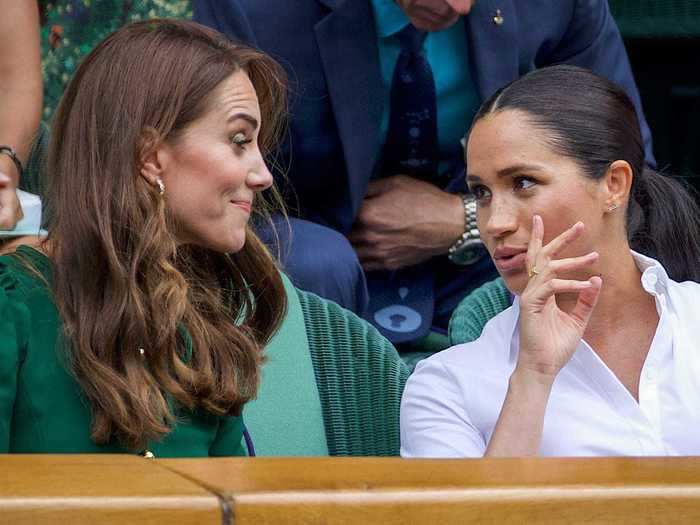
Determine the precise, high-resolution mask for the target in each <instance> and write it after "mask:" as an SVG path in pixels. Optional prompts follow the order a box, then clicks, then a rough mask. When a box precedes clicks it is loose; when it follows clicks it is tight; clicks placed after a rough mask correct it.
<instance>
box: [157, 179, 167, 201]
mask: <svg viewBox="0 0 700 525" xmlns="http://www.w3.org/2000/svg"><path fill="white" fill-rule="evenodd" d="M156 184H157V185H158V193H160V196H161V197H162V196H163V195H165V184H163V180H162V179H156Z"/></svg>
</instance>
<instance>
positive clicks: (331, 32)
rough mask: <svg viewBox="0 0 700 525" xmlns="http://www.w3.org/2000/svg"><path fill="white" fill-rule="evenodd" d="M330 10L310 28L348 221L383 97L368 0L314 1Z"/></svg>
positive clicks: (363, 186)
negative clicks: (333, 126)
mask: <svg viewBox="0 0 700 525" xmlns="http://www.w3.org/2000/svg"><path fill="white" fill-rule="evenodd" d="M318 1H319V2H321V3H322V4H324V5H325V6H326V7H328V8H330V9H331V13H329V14H328V15H327V16H326V17H325V18H324V19H323V20H321V21H320V22H319V23H318V24H316V26H315V32H316V41H317V43H318V47H319V51H320V54H321V61H322V63H323V70H324V73H325V77H326V83H327V85H328V91H329V93H330V97H331V104H332V106H333V113H334V115H335V119H336V122H337V126H338V133H339V136H340V141H341V144H342V147H343V153H344V157H345V166H346V169H347V173H348V179H349V180H348V188H349V191H350V199H351V202H352V212H353V217H354V215H355V214H356V213H357V210H358V209H359V206H360V204H361V202H362V198H363V197H364V194H365V192H366V190H367V183H368V182H369V179H370V176H371V174H372V171H373V169H374V166H375V162H376V156H377V152H378V145H379V123H380V119H381V115H382V109H383V108H382V101H383V100H384V99H385V98H386V94H385V93H384V89H385V88H384V86H383V85H382V81H381V72H380V69H379V51H378V48H377V35H376V31H375V27H374V15H373V13H372V6H371V5H370V2H369V1H368V0H318Z"/></svg>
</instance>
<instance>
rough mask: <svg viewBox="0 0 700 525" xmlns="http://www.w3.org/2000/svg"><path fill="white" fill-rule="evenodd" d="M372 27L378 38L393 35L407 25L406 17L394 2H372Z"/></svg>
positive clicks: (385, 0)
mask: <svg viewBox="0 0 700 525" xmlns="http://www.w3.org/2000/svg"><path fill="white" fill-rule="evenodd" d="M372 9H373V11H374V26H375V27H376V28H377V34H378V35H379V37H380V38H387V37H390V36H393V35H395V34H396V33H398V32H399V31H401V30H402V29H403V28H404V27H406V26H407V25H408V24H409V20H408V17H407V16H406V14H405V13H404V12H403V10H402V9H401V8H400V7H399V5H398V4H397V3H396V0H372Z"/></svg>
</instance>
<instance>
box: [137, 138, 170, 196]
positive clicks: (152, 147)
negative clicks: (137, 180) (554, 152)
mask: <svg viewBox="0 0 700 525" xmlns="http://www.w3.org/2000/svg"><path fill="white" fill-rule="evenodd" d="M166 148H167V144H165V142H163V141H162V140H161V138H160V135H159V134H158V132H157V131H156V130H155V129H153V128H146V129H144V130H143V133H142V134H141V138H140V139H139V144H138V156H137V158H138V163H139V173H140V174H141V176H142V177H143V178H144V179H145V180H146V182H148V184H150V185H151V186H152V187H154V188H158V187H159V182H160V184H162V182H163V174H164V172H165V169H166V166H167V158H168V156H167V152H166V151H165V150H166Z"/></svg>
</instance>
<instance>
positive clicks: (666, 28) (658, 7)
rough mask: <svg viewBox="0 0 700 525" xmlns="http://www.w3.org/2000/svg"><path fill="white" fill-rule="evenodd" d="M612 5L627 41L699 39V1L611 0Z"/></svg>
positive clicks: (614, 15)
mask: <svg viewBox="0 0 700 525" xmlns="http://www.w3.org/2000/svg"><path fill="white" fill-rule="evenodd" d="M609 3H610V11H611V12H612V14H613V17H614V18H615V21H616V22H617V25H618V27H619V28H620V33H622V36H623V37H625V38H679V37H699V36H700V2H699V1H698V0H610V1H609Z"/></svg>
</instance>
